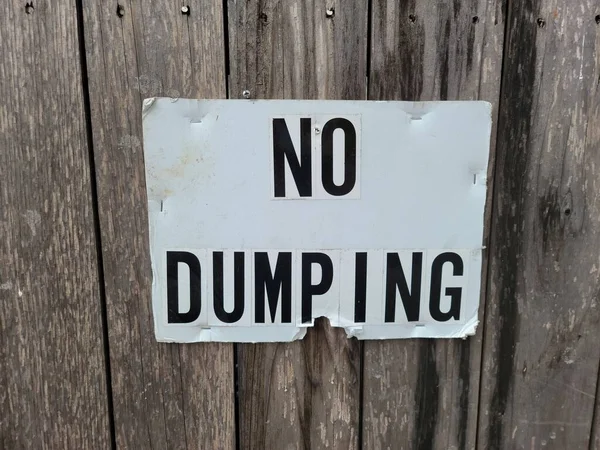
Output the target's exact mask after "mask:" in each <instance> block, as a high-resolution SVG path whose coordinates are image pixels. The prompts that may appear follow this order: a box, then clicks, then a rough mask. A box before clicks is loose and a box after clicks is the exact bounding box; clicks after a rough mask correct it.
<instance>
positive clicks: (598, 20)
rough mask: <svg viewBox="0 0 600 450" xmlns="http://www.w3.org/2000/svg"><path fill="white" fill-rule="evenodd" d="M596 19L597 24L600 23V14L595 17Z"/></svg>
mask: <svg viewBox="0 0 600 450" xmlns="http://www.w3.org/2000/svg"><path fill="white" fill-rule="evenodd" d="M594 20H595V21H596V24H597V25H600V14H598V15H597V16H596V17H594Z"/></svg>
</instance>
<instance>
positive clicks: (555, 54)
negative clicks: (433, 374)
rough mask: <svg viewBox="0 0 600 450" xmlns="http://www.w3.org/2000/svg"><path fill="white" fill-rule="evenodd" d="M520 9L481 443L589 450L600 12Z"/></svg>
mask: <svg viewBox="0 0 600 450" xmlns="http://www.w3.org/2000/svg"><path fill="white" fill-rule="evenodd" d="M509 5H510V10H509V14H508V15H509V21H508V27H507V33H508V36H507V48H506V52H505V60H504V73H503V89H502V95H501V98H502V103H501V110H500V113H499V132H498V138H499V139H498V157H497V169H496V187H495V198H494V217H495V226H494V229H493V233H492V240H491V246H490V249H491V250H490V251H491V253H490V264H491V266H490V279H489V296H488V299H487V300H488V304H487V317H486V333H485V346H484V362H483V369H484V370H483V377H482V395H481V399H480V402H481V413H480V422H479V429H480V431H479V442H478V443H479V448H489V449H500V448H535V449H537V448H544V449H565V448H572V449H576V448H577V449H587V448H588V445H590V430H591V428H592V420H593V409H594V397H595V395H596V383H597V380H598V361H599V357H600V347H599V346H598V342H600V327H599V322H600V309H599V307H598V293H599V292H600V278H599V277H600V248H599V247H600V222H599V221H598V217H599V213H600V202H599V197H598V192H599V188H600V185H599V181H598V180H599V178H598V166H599V165H600V164H599V163H600V161H599V159H600V95H599V93H600V90H599V72H600V71H599V69H600V67H599V57H598V55H599V54H600V53H599V43H600V27H599V26H598V24H597V23H596V19H595V16H596V15H598V14H599V13H600V11H598V5H597V2H596V1H592V0H576V1H570V0H569V1H567V0H537V1H533V2H532V1H521V0H517V1H512V2H510V4H509ZM598 21H600V19H598ZM590 448H594V446H593V444H592V446H591V447H590Z"/></svg>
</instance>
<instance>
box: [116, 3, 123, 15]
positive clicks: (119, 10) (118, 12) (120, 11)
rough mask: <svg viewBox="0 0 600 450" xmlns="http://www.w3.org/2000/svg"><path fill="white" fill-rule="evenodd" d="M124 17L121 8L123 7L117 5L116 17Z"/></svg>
mask: <svg viewBox="0 0 600 450" xmlns="http://www.w3.org/2000/svg"><path fill="white" fill-rule="evenodd" d="M124 15H125V8H123V5H119V4H118V3H117V17H123V16H124Z"/></svg>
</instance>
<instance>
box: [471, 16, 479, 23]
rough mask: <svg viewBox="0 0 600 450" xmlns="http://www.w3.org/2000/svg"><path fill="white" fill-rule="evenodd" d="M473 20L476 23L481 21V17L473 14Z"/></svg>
mask: <svg viewBox="0 0 600 450" xmlns="http://www.w3.org/2000/svg"><path fill="white" fill-rule="evenodd" d="M471 21H472V22H473V23H474V24H476V23H479V17H478V16H473V18H472V19H471Z"/></svg>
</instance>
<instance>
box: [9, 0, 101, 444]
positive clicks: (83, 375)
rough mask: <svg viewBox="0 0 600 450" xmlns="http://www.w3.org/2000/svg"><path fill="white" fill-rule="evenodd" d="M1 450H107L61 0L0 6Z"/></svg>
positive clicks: (81, 154) (68, 23) (72, 22)
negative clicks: (33, 4) (53, 449)
mask: <svg viewBox="0 0 600 450" xmlns="http://www.w3.org/2000/svg"><path fill="white" fill-rule="evenodd" d="M0 42H1V44H0V80H1V82H0V204H1V205H2V207H1V208H0V343H1V344H0V447H2V448H6V449H21V448H61V449H63V448H64V449H82V448H110V445H111V437H110V420H109V411H108V401H107V398H108V397H107V395H108V393H107V389H106V386H107V381H106V375H105V361H104V346H103V329H102V315H101V301H102V299H101V296H100V283H99V276H98V264H97V253H96V251H97V250H96V236H95V230H94V214H93V202H92V188H91V184H90V166H89V149H88V145H87V133H86V121H85V113H84V101H83V90H82V86H81V68H80V54H79V41H78V30H77V15H76V8H75V3H74V2H72V1H58V2H52V3H49V2H39V3H38V2H36V3H35V7H31V8H25V3H20V2H19V3H17V2H14V1H8V2H2V4H1V6H0Z"/></svg>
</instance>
